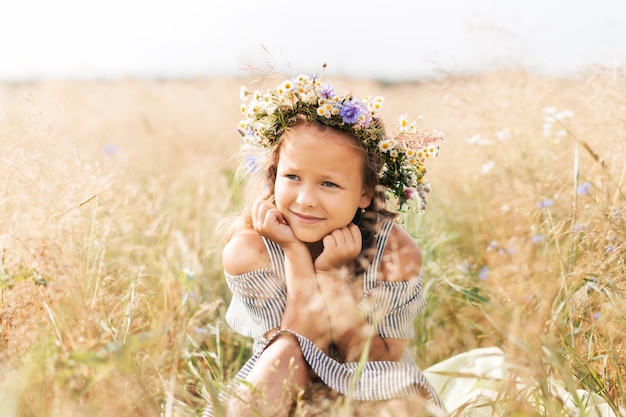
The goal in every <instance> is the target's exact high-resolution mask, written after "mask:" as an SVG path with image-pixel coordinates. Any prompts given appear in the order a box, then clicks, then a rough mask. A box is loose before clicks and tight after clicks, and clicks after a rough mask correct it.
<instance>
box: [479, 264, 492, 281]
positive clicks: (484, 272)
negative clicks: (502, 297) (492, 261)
mask: <svg viewBox="0 0 626 417" xmlns="http://www.w3.org/2000/svg"><path fill="white" fill-rule="evenodd" d="M488 274H489V268H487V267H486V266H483V267H482V268H481V269H480V272H479V273H478V279H479V280H481V281H487V275H488Z"/></svg>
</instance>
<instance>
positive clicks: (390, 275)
mask: <svg viewBox="0 0 626 417" xmlns="http://www.w3.org/2000/svg"><path fill="white" fill-rule="evenodd" d="M421 267H422V251H421V250H420V248H419V246H418V244H417V242H416V241H415V239H413V237H412V236H411V235H410V234H409V233H408V232H407V231H406V230H404V229H403V228H402V227H400V226H399V225H397V224H394V225H393V227H392V228H391V231H390V233H389V238H388V240H387V245H386V246H385V252H384V253H383V257H382V261H381V273H382V277H381V278H382V280H384V281H408V280H410V279H412V278H415V277H416V276H417V275H418V274H419V272H420V269H421Z"/></svg>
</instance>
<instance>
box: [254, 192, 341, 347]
mask: <svg viewBox="0 0 626 417" xmlns="http://www.w3.org/2000/svg"><path fill="white" fill-rule="evenodd" d="M253 224H254V228H255V230H256V231H257V232H258V233H260V234H261V235H263V236H265V237H267V238H268V239H271V240H273V241H274V242H276V243H277V244H279V245H280V246H281V247H282V249H283V252H284V254H285V280H286V284H287V300H286V304H285V311H284V313H283V318H282V321H281V328H283V329H289V330H292V331H294V332H296V333H298V334H301V335H302V336H305V337H306V338H308V339H309V340H311V341H312V342H313V343H315V344H316V345H317V346H318V347H319V348H320V349H321V350H322V351H323V352H325V353H328V347H329V345H330V324H329V317H328V312H327V309H326V305H325V303H324V299H323V297H322V293H321V292H320V288H319V286H318V283H317V280H316V279H315V269H314V268H313V261H312V259H311V254H310V252H309V250H308V248H307V247H306V246H305V244H304V243H302V242H301V241H299V240H298V239H297V238H296V237H295V235H294V234H293V231H292V230H291V228H290V227H289V226H288V225H287V224H286V223H285V222H284V220H283V217H282V214H281V213H280V212H279V211H278V209H277V208H276V207H275V206H274V205H273V204H269V203H263V202H261V203H258V204H256V205H255V207H254V210H253Z"/></svg>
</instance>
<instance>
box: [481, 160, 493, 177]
mask: <svg viewBox="0 0 626 417" xmlns="http://www.w3.org/2000/svg"><path fill="white" fill-rule="evenodd" d="M495 166H496V163H495V162H494V161H489V162H486V163H484V164H483V165H482V166H481V167H480V173H481V174H482V175H487V174H489V173H490V172H491V171H492V170H493V167H495Z"/></svg>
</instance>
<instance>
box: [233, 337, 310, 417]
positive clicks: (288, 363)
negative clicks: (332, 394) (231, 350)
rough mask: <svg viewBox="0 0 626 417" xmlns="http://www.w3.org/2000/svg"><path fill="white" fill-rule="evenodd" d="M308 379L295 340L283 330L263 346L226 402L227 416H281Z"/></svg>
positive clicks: (305, 366) (305, 367)
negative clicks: (247, 372)
mask: <svg viewBox="0 0 626 417" xmlns="http://www.w3.org/2000/svg"><path fill="white" fill-rule="evenodd" d="M309 381H310V375H309V370H308V365H307V363H306V361H305V360H304V357H303V356H302V350H301V348H300V344H299V343H298V339H296V337H295V336H294V335H292V334H289V333H283V334H281V335H280V336H278V337H277V338H276V339H275V340H274V341H273V342H272V343H271V344H270V345H269V346H268V347H266V348H265V350H264V351H263V353H262V354H261V356H259V359H258V360H257V362H256V363H255V364H254V367H253V368H252V370H251V371H250V373H249V374H248V377H247V378H246V381H245V382H243V383H242V384H241V386H240V388H239V389H238V390H237V392H236V393H234V395H233V396H232V398H231V399H230V401H229V403H228V405H227V410H228V412H227V416H228V417H248V416H255V417H257V416H263V417H270V416H271V417H284V416H287V415H288V414H289V411H290V410H291V407H292V405H293V404H294V402H295V399H296V397H297V395H298V392H300V391H301V390H303V389H304V388H305V387H306V385H307V384H308V382H309Z"/></svg>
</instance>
